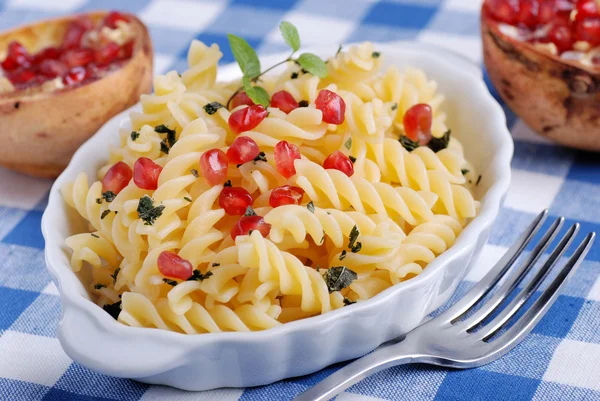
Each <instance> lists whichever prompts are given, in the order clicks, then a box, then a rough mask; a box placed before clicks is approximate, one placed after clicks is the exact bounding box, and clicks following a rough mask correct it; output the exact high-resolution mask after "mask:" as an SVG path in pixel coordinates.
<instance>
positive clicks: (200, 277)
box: [187, 269, 213, 281]
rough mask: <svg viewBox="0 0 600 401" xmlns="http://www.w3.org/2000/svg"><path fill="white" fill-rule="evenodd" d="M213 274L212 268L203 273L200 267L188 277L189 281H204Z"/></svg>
mask: <svg viewBox="0 0 600 401" xmlns="http://www.w3.org/2000/svg"><path fill="white" fill-rule="evenodd" d="M212 275H213V272H211V271H210V270H209V271H207V272H206V274H202V272H201V271H200V270H198V269H194V271H193V273H192V276H191V277H190V278H188V279H187V281H203V280H206V279H207V278H209V277H210V276H212Z"/></svg>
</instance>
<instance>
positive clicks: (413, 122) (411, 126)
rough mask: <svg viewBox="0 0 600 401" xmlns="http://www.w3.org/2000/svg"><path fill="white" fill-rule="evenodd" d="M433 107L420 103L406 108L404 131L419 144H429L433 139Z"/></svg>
mask: <svg viewBox="0 0 600 401" xmlns="http://www.w3.org/2000/svg"><path fill="white" fill-rule="evenodd" d="M432 119H433V116H432V112H431V107H430V106H429V105H428V104H425V103H419V104H415V105H414V106H412V107H411V108H410V109H408V110H406V113H405V114H404V133H405V134H406V136H407V137H409V138H410V139H411V140H413V141H415V142H418V143H419V145H427V143H428V142H429V141H430V140H431V122H432Z"/></svg>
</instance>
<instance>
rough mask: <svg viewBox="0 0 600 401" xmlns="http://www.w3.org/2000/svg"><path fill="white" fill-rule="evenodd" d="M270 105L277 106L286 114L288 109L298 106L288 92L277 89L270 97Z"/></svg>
mask: <svg viewBox="0 0 600 401" xmlns="http://www.w3.org/2000/svg"><path fill="white" fill-rule="evenodd" d="M271 107H277V108H278V109H279V110H281V111H283V112H284V113H286V114H288V113H289V112H290V111H292V110H294V109H297V108H298V102H297V101H296V99H294V96H292V94H291V93H290V92H288V91H279V92H275V93H274V94H273V96H272V97H271Z"/></svg>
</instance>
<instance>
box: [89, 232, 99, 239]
mask: <svg viewBox="0 0 600 401" xmlns="http://www.w3.org/2000/svg"><path fill="white" fill-rule="evenodd" d="M91 235H92V237H94V238H100V237H99V236H97V235H96V234H94V233H92V234H91Z"/></svg>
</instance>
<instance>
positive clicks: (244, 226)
mask: <svg viewBox="0 0 600 401" xmlns="http://www.w3.org/2000/svg"><path fill="white" fill-rule="evenodd" d="M256 230H258V231H259V232H260V233H261V234H262V236H263V237H266V236H267V235H269V233H270V232H271V225H270V224H268V223H265V219H263V218H262V217H261V216H242V217H240V219H239V220H238V222H237V223H236V224H235V226H233V228H232V229H231V238H233V239H235V237H237V236H238V235H246V234H250V231H256Z"/></svg>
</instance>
